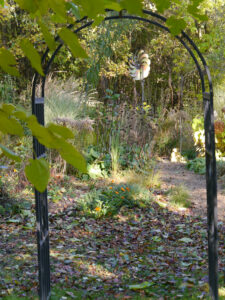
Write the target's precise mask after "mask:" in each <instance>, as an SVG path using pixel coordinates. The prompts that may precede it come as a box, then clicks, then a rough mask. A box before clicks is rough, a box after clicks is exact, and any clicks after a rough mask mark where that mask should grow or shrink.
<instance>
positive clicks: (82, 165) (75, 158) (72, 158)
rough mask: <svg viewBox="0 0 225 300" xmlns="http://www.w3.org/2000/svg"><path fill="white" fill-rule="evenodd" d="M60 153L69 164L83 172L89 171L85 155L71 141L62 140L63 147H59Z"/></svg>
mask: <svg viewBox="0 0 225 300" xmlns="http://www.w3.org/2000/svg"><path fill="white" fill-rule="evenodd" d="M58 151H59V153H60V155H61V156H62V158H63V159H65V160H66V161H67V162H68V163H69V164H71V165H72V166H74V168H76V169H78V170H79V171H81V172H82V173H87V166H86V161H85V159H84V157H83V156H82V155H81V154H80V153H79V152H78V151H77V150H76V149H75V148H74V147H73V146H72V145H71V144H69V143H67V142H62V143H61V149H58Z"/></svg>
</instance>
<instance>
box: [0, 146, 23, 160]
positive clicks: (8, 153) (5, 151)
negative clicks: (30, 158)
mask: <svg viewBox="0 0 225 300" xmlns="http://www.w3.org/2000/svg"><path fill="white" fill-rule="evenodd" d="M0 148H1V149H2V152H3V154H4V155H5V156H7V157H8V158H10V159H12V160H15V161H21V158H20V157H19V156H18V155H17V154H16V153H14V152H13V151H11V150H10V149H8V148H6V147H5V146H3V145H2V144H0Z"/></svg>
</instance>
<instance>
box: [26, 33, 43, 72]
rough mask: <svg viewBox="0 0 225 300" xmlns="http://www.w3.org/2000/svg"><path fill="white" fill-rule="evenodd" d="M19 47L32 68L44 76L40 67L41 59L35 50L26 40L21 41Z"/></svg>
mask: <svg viewBox="0 0 225 300" xmlns="http://www.w3.org/2000/svg"><path fill="white" fill-rule="evenodd" d="M20 47H21V49H22V50H23V53H24V54H25V56H26V57H27V58H28V59H29V60H30V62H31V65H32V67H33V68H34V69H35V70H36V71H37V72H38V73H39V74H41V75H42V76H45V74H44V72H43V70H42V66H41V57H40V55H39V54H38V52H37V50H36V49H35V48H34V46H33V45H32V44H31V42H30V41H29V40H28V39H25V38H24V39H23V40H22V41H21V42H20Z"/></svg>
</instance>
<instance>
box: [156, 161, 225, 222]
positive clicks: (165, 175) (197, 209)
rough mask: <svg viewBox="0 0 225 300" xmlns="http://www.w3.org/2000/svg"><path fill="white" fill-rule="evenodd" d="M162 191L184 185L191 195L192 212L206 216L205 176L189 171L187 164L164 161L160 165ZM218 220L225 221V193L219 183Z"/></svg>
mask: <svg viewBox="0 0 225 300" xmlns="http://www.w3.org/2000/svg"><path fill="white" fill-rule="evenodd" d="M158 168H159V172H160V179H161V182H162V189H168V188H170V187H173V186H177V185H183V186H185V187H186V188H187V190H188V192H189V194H190V195H191V202H192V203H193V205H192V212H193V213H194V214H196V215H205V216H206V210H207V205H206V182H205V175H199V174H196V173H194V172H193V171H190V170H187V168H186V166H185V164H183V163H174V162H170V161H169V160H166V159H163V160H161V161H160V162H159V164H158ZM218 219H219V220H220V221H224V220H225V192H224V191H222V187H221V183H219V182H218Z"/></svg>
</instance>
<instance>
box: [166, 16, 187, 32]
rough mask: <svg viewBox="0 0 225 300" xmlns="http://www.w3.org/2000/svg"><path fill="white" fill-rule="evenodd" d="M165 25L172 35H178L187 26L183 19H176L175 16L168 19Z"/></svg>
mask: <svg viewBox="0 0 225 300" xmlns="http://www.w3.org/2000/svg"><path fill="white" fill-rule="evenodd" d="M166 24H167V25H168V27H169V30H170V32H171V33H172V34H173V35H178V34H179V33H180V32H181V31H182V30H183V29H184V28H185V27H186V26H187V23H186V22H185V21H184V20H183V19H178V18H177V17H175V16H172V17H169V18H168V19H167V21H166Z"/></svg>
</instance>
